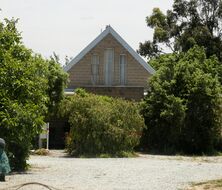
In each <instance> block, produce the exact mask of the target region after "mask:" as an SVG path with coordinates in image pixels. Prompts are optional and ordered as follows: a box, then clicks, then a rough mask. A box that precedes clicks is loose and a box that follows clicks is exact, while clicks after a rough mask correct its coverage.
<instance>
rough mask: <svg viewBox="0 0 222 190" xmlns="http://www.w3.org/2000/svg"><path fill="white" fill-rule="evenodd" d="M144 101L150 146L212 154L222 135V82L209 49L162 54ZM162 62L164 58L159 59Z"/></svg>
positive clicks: (159, 148) (144, 137) (191, 152)
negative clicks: (206, 51) (221, 83)
mask: <svg viewBox="0 0 222 190" xmlns="http://www.w3.org/2000/svg"><path fill="white" fill-rule="evenodd" d="M151 62H155V63H154V64H157V65H161V67H159V69H158V70H157V72H156V74H155V75H154V76H153V77H152V78H151V80H150V90H149V92H148V94H147V96H146V98H145V101H144V104H143V111H142V112H143V115H144V118H145V123H146V125H147V129H146V130H145V131H144V135H143V138H142V143H143V145H144V146H145V147H146V148H148V149H154V150H159V151H161V152H165V153H174V152H178V151H182V152H185V153H190V154H193V153H198V154H199V153H209V152H212V151H214V149H215V147H216V144H217V143H218V141H219V139H220V137H221V129H222V128H221V109H222V108H221V106H220V105H221V85H220V83H219V81H218V78H217V76H216V74H215V73H214V72H213V70H214V69H212V67H210V66H209V65H211V66H212V65H217V64H219V62H218V60H217V58H215V57H212V58H209V59H207V57H206V55H205V51H204V49H203V48H200V47H196V46H195V47H194V48H192V49H190V50H189V51H188V52H187V53H180V54H177V53H174V54H171V55H170V54H169V55H162V56H160V58H158V59H155V60H153V61H151ZM158 62H160V63H158Z"/></svg>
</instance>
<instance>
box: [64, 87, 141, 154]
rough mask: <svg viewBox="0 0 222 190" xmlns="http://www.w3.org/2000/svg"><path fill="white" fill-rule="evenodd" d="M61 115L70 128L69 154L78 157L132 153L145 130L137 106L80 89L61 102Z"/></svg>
mask: <svg viewBox="0 0 222 190" xmlns="http://www.w3.org/2000/svg"><path fill="white" fill-rule="evenodd" d="M61 112H62V113H63V115H66V116H67V117H68V118H69V123H70V125H71V132H70V136H69V137H70V138H69V140H68V150H69V153H70V154H71V153H72V154H75V155H78V156H79V155H93V156H95V155H101V154H104V155H106V154H108V155H124V154H125V155H126V153H124V152H133V148H134V147H135V146H136V145H138V143H139V139H140V136H141V131H142V129H143V127H144V121H143V119H142V117H141V116H140V114H139V109H138V105H137V104H135V103H133V102H129V101H124V100H121V99H114V98H110V97H105V96H98V95H93V94H88V93H86V92H84V91H83V90H77V94H75V95H74V96H73V97H71V98H67V99H66V100H64V101H63V104H62V106H61ZM121 152H122V153H124V154H121Z"/></svg>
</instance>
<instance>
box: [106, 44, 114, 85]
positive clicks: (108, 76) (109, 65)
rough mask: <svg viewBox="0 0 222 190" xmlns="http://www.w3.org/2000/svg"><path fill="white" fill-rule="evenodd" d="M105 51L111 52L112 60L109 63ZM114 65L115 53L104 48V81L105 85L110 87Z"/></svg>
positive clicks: (111, 49) (110, 49)
mask: <svg viewBox="0 0 222 190" xmlns="http://www.w3.org/2000/svg"><path fill="white" fill-rule="evenodd" d="M106 51H111V52H112V60H111V61H110V62H109V60H108V61H107V60H106V59H107V57H106ZM114 64H115V52H114V49H113V48H106V49H105V50H104V80H105V85H107V86H112V84H113V78H114Z"/></svg>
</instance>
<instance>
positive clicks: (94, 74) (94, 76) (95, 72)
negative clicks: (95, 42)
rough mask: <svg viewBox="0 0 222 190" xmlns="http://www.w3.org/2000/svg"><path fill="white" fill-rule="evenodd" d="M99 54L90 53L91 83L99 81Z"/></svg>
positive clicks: (94, 83)
mask: <svg viewBox="0 0 222 190" xmlns="http://www.w3.org/2000/svg"><path fill="white" fill-rule="evenodd" d="M99 62H100V60H99V55H98V54H92V57H91V81H92V84H93V85H96V84H98V82H99Z"/></svg>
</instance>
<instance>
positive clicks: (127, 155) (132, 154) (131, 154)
mask: <svg viewBox="0 0 222 190" xmlns="http://www.w3.org/2000/svg"><path fill="white" fill-rule="evenodd" d="M71 156H73V157H77V158H135V157H138V154H137V153H135V152H125V151H121V152H117V153H115V154H81V155H77V154H75V152H73V153H72V154H71Z"/></svg>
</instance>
